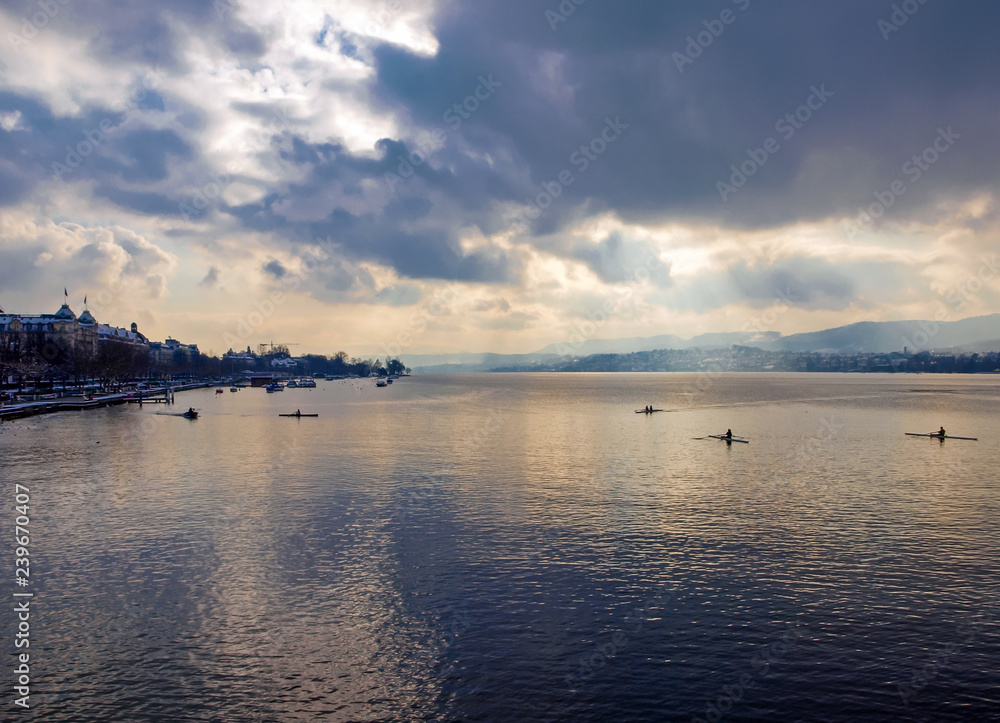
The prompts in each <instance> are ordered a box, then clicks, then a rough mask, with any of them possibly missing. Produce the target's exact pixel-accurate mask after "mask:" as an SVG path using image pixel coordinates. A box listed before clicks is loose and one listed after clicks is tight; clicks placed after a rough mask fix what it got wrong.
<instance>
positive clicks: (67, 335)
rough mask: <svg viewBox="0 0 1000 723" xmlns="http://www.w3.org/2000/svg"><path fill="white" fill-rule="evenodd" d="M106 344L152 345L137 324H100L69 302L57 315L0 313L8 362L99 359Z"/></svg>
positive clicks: (0, 345)
mask: <svg viewBox="0 0 1000 723" xmlns="http://www.w3.org/2000/svg"><path fill="white" fill-rule="evenodd" d="M105 342H118V343H122V344H130V345H136V346H142V347H146V348H148V346H149V341H148V340H147V339H146V337H145V336H143V335H142V333H140V332H139V329H138V327H137V326H136V324H134V323H133V324H132V328H131V329H122V328H119V327H117V326H111V325H110V324H101V323H99V322H98V321H97V319H95V318H94V315H93V314H91V313H90V311H88V310H87V309H86V308H84V311H83V313H82V314H80V316H77V315H76V314H75V313H74V312H73V310H72V309H71V308H70V307H69V304H68V303H65V304H63V305H62V306H61V307H59V310H58V311H57V312H55V313H54V314H8V313H2V312H0V355H2V358H3V359H4V360H6V361H11V362H13V361H26V360H28V359H30V358H37V357H39V356H41V358H42V359H43V360H45V361H55V360H56V359H57V358H58V359H66V358H70V357H71V356H72V357H89V358H96V357H97V354H98V350H99V348H100V347H99V345H100V344H102V343H105Z"/></svg>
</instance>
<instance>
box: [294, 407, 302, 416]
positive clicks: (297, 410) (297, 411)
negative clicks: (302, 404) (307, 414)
mask: <svg viewBox="0 0 1000 723" xmlns="http://www.w3.org/2000/svg"><path fill="white" fill-rule="evenodd" d="M295 416H296V417H301V416H302V410H301V409H296V410H295Z"/></svg>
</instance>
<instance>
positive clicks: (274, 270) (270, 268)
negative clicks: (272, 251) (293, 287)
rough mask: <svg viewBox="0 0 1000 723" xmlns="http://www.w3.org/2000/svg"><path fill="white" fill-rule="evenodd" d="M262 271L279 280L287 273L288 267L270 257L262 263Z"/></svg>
mask: <svg viewBox="0 0 1000 723" xmlns="http://www.w3.org/2000/svg"><path fill="white" fill-rule="evenodd" d="M264 272H265V273H266V274H268V275H269V276H271V277H272V278H274V279H275V280H278V281H280V280H281V279H283V278H284V277H285V274H287V273H288V269H286V268H285V267H284V265H283V264H282V263H281V262H280V261H278V260H277V259H272V260H270V261H268V262H267V263H266V264H264Z"/></svg>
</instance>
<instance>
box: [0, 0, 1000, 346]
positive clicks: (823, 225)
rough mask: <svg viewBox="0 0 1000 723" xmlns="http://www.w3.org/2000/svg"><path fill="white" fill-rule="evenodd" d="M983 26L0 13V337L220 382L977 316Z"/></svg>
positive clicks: (996, 47)
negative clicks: (105, 329)
mask: <svg viewBox="0 0 1000 723" xmlns="http://www.w3.org/2000/svg"><path fill="white" fill-rule="evenodd" d="M998 31H1000V7H997V6H996V4H995V3H991V2H987V1H986V0H968V1H966V2H961V3H953V2H952V3H949V2H944V0H906V1H905V2H897V3H889V2H877V1H875V2H873V1H871V0H863V1H862V0H837V1H836V2H834V1H832V0H830V1H828V2H808V3H803V2H793V1H792V0H774V1H771V2H766V1H765V0H713V1H708V2H706V1H699V2H693V1H691V2H683V1H682V2H670V3H665V2H659V1H657V2H653V1H640V0H636V1H633V2H622V3H612V2H607V1H603V2H602V1H601V0H562V1H561V2H559V1H558V0H452V1H447V0H437V1H436V0H387V1H386V2H364V1H360V2H359V1H358V0H350V1H347V0H328V1H327V2H311V1H307V0H289V1H288V2H281V3H275V2H267V1H266V0H262V1H261V2H254V3H250V2H246V1H245V0H214V1H212V0H197V1H194V0H177V1H174V2H169V3H162V2H158V3H153V2H146V1H139V0H114V1H112V0H91V1H88V2H84V1H83V0H34V1H32V2H27V1H25V2H8V1H6V0H5V1H4V2H2V3H0V307H2V308H3V309H4V310H5V311H7V312H12V313H17V312H32V313H52V312H54V311H55V310H56V309H58V307H59V305H60V304H61V303H62V302H63V290H64V288H65V289H67V290H68V292H69V301H70V306H71V307H72V308H73V309H74V310H75V311H76V312H77V313H79V312H81V311H82V310H83V301H84V297H86V298H87V305H88V308H89V309H90V310H91V312H92V313H93V314H94V315H95V316H96V317H97V318H98V320H99V321H101V322H102V323H109V324H113V325H117V326H128V325H129V324H131V323H132V322H136V323H137V324H138V326H139V329H140V330H141V331H143V333H145V334H146V335H147V336H148V337H149V338H151V339H163V338H166V337H168V336H169V337H173V338H176V339H179V340H180V341H182V342H189V343H197V344H198V345H199V347H200V348H201V349H202V350H203V351H206V352H208V351H211V352H214V353H215V354H221V353H223V352H225V351H226V350H227V349H229V348H236V349H240V348H245V347H246V346H251V347H253V348H256V345H257V344H259V343H261V342H271V341H273V342H275V343H288V344H293V345H294V346H292V347H291V349H292V351H293V353H306V352H311V353H324V354H332V353H333V352H335V351H338V350H344V351H347V352H348V353H349V354H350V355H352V356H354V355H366V354H393V355H399V356H401V357H402V358H403V359H404V361H405V358H406V354H407V353H412V354H415V353H437V352H457V351H492V352H504V353H521V352H531V351H534V350H537V349H539V348H541V347H543V346H545V345H547V344H550V343H553V342H562V341H565V340H567V339H574V340H579V339H581V338H620V337H636V336H653V335H657V334H668V333H671V334H678V335H680V336H683V337H688V336H692V335H695V334H699V333H705V332H719V331H739V330H746V329H756V330H761V331H778V332H781V333H784V334H789V333H795V332H801V331H812V330H818V329H823V328H829V327H833V326H840V325H843V324H850V323H853V322H857V321H869V320H874V321H879V320H897V319H938V320H957V319H961V318H966V317H969V316H975V315H979V314H986V313H993V312H997V311H1000V294H998V282H997V279H998V278H1000V268H998V267H997V261H996V258H997V257H996V254H997V252H998V251H1000V248H998V247H1000V243H998V241H1000V214H998V210H1000V209H998V196H997V192H998V179H1000V163H998V160H1000V134H998V133H997V129H998V128H1000V88H998V85H1000V73H998V72H997V68H998V67H1000V44H998V43H997V42H996V37H997V33H998Z"/></svg>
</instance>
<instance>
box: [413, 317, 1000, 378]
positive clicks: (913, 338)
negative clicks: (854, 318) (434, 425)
mask: <svg viewBox="0 0 1000 723" xmlns="http://www.w3.org/2000/svg"><path fill="white" fill-rule="evenodd" d="M998 339H1000V314H989V315H987V316H974V317H970V318H968V319H962V320H960V321H941V322H938V321H920V320H913V321H862V322H858V323H856V324H849V325H847V326H840V327H837V328H834V329H824V330H823V331H810V332H805V333H801V334H790V335H788V336H782V335H781V334H780V333H778V332H774V331H769V332H739V331H735V332H718V333H710V334H699V335H697V336H694V337H692V338H690V339H682V338H681V337H679V336H677V335H675V334H661V335H658V336H650V337H632V338H626V339H587V340H585V341H582V342H578V343H575V344H574V343H572V342H562V343H556V344H549V345H548V346H546V347H543V348H542V349H539V350H538V351H536V352H532V353H530V354H471V353H459V354H405V353H404V354H402V355H401V356H402V358H403V362H404V363H405V364H406V365H407V366H409V367H411V368H412V369H414V370H415V371H421V372H439V373H440V372H481V371H488V370H490V369H495V368H498V367H520V366H527V365H532V364H539V363H545V362H549V361H553V360H556V359H561V358H567V357H585V356H590V355H593V354H633V353H637V352H647V351H655V350H659V349H695V348H700V349H715V348H725V347H730V346H732V345H734V344H736V345H740V346H748V347H756V348H758V349H762V350H764V351H794V352H828V353H835V354H852V353H879V354H884V353H888V352H893V351H902V350H903V347H904V346H905V347H908V349H909V351H910V352H918V351H924V350H927V351H944V350H948V349H951V348H955V349H956V350H966V351H979V352H983V351H994V350H998V349H1000V344H998V342H997V340H998Z"/></svg>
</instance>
